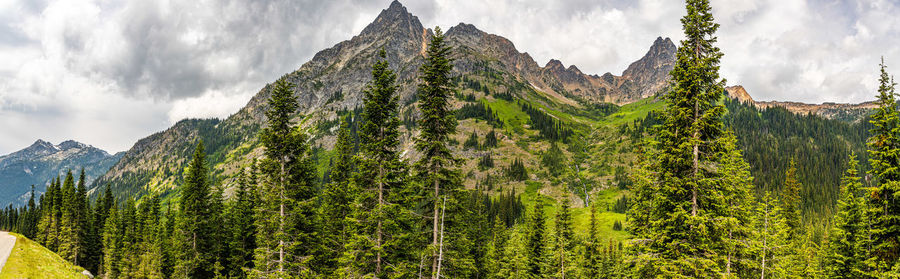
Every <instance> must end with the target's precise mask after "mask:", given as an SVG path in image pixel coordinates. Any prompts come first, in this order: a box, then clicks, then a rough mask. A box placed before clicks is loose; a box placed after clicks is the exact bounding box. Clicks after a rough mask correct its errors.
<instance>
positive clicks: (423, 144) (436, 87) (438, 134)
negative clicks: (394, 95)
mask: <svg viewBox="0 0 900 279" xmlns="http://www.w3.org/2000/svg"><path fill="white" fill-rule="evenodd" d="M450 53H451V48H450V46H448V45H447V44H446V43H445V42H444V34H443V32H441V29H440V28H435V33H434V35H433V36H432V37H431V42H430V44H429V45H428V49H427V50H426V53H425V63H424V64H423V65H422V67H421V68H420V71H421V76H420V79H421V82H420V83H419V86H418V98H419V109H420V110H421V111H422V117H421V119H420V120H419V129H420V131H421V132H420V133H419V137H417V138H416V140H415V147H416V150H418V151H419V152H420V153H422V154H423V155H422V158H421V160H419V162H417V163H416V168H417V170H418V172H419V177H420V179H421V180H422V182H423V184H424V185H429V186H430V188H432V190H433V191H432V192H433V193H432V194H430V195H427V197H428V199H427V200H428V203H429V204H430V205H431V212H430V213H431V215H432V218H431V219H432V220H431V221H432V222H431V236H432V242H431V248H430V249H431V251H432V265H431V274H432V278H436V277H439V275H440V274H439V272H440V265H441V262H440V261H441V258H440V255H439V252H440V251H439V250H440V247H439V246H440V245H441V243H440V238H439V236H440V233H439V231H440V227H441V224H439V222H440V216H439V214H440V211H441V210H440V209H441V208H440V205H441V202H440V201H441V200H444V198H446V197H447V196H449V195H452V194H453V193H454V192H455V191H456V190H457V188H458V186H459V173H458V170H456V169H455V166H456V165H457V163H458V162H457V159H456V158H454V157H453V154H452V153H451V152H450V149H449V148H448V146H447V142H448V140H449V139H450V136H451V135H453V134H455V133H456V116H455V115H454V114H453V112H452V111H451V109H450V100H451V97H452V96H453V93H454V90H455V89H454V83H452V82H451V79H450V72H451V70H452V69H453V65H452V64H451V62H452V60H451V58H450ZM453 204H455V201H451V205H453ZM450 214H451V215H452V214H454V211H453V210H452V209H451V213H450Z"/></svg>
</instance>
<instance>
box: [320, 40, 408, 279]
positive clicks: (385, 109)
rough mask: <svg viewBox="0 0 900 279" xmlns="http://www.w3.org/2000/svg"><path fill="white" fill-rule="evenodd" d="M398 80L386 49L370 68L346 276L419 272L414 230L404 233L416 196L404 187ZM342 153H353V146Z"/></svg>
mask: <svg viewBox="0 0 900 279" xmlns="http://www.w3.org/2000/svg"><path fill="white" fill-rule="evenodd" d="M396 78H397V77H396V75H395V74H394V72H393V71H391V70H390V69H389V65H388V62H387V60H386V57H385V52H384V50H382V51H381V52H379V59H378V61H376V62H375V63H374V64H373V65H372V81H371V82H369V84H367V85H366V88H365V90H364V92H363V93H364V94H365V96H364V100H363V117H362V118H363V119H364V122H363V123H362V127H361V130H360V133H359V137H360V145H361V146H360V156H359V157H358V159H357V162H358V163H359V173H358V175H357V176H356V177H355V179H354V183H355V184H356V185H358V186H356V187H360V189H359V190H360V191H361V193H360V194H359V195H358V196H357V199H356V205H355V206H356V208H355V209H354V210H355V212H354V214H353V219H354V221H355V223H354V224H352V225H353V226H355V231H356V235H355V236H354V237H353V238H354V239H353V241H352V242H351V243H352V246H353V247H351V248H350V251H348V253H347V254H346V255H345V257H344V259H343V263H344V265H345V266H346V270H345V271H343V273H344V275H343V276H345V277H346V276H376V277H386V276H390V277H393V276H408V275H409V274H411V273H412V272H413V271H414V270H416V268H415V264H416V263H417V261H416V259H417V253H415V251H414V249H412V247H411V245H413V244H415V241H414V240H413V239H412V238H411V237H413V235H412V232H410V231H403V230H402V229H401V228H405V227H411V225H412V224H410V222H411V220H410V219H411V216H410V215H409V211H408V207H409V205H410V202H411V201H412V200H414V198H415V197H414V195H413V192H412V191H411V190H410V189H409V188H408V187H407V186H406V184H405V180H406V178H405V177H406V166H405V164H404V162H402V161H400V153H399V151H398V150H397V146H398V145H399V144H400V141H399V136H400V133H399V125H400V119H399V117H398V96H397V85H395V80H396ZM344 152H350V150H349V148H347V149H346V150H344ZM345 159H346V158H345ZM343 163H346V162H343ZM339 172H346V170H342V171H339ZM338 176H341V175H338ZM336 179H340V177H338V178H336ZM344 179H346V178H344Z"/></svg>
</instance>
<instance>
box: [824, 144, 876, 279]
mask: <svg viewBox="0 0 900 279" xmlns="http://www.w3.org/2000/svg"><path fill="white" fill-rule="evenodd" d="M858 164H859V162H858V161H857V160H856V155H855V154H851V155H850V163H849V165H848V167H847V171H846V172H844V176H843V177H841V197H840V199H839V200H838V212H837V214H836V216H835V218H834V226H833V227H832V229H831V233H830V234H829V236H828V237H829V239H828V240H829V244H828V251H827V252H826V254H825V269H826V273H827V275H828V278H864V277H865V275H864V274H863V271H864V270H863V265H862V262H863V261H864V260H865V259H866V257H867V256H868V255H867V254H866V246H865V244H864V243H865V238H866V237H868V232H867V231H866V229H867V223H866V217H865V213H866V212H865V199H864V198H863V196H862V195H861V193H862V190H863V186H862V183H861V182H860V178H859V175H858V174H857V173H858V171H857V168H858Z"/></svg>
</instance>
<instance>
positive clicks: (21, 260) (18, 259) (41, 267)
mask: <svg viewBox="0 0 900 279" xmlns="http://www.w3.org/2000/svg"><path fill="white" fill-rule="evenodd" d="M10 234H12V235H13V236H15V237H16V246H14V247H13V251H12V253H11V254H10V255H9V259H8V260H7V261H6V265H5V266H3V272H2V273H0V279H4V278H87V277H85V276H83V275H81V271H82V270H84V269H83V268H81V267H78V266H75V265H72V264H70V263H68V262H66V261H65V260H63V259H62V258H60V257H59V255H57V254H56V253H53V252H51V251H50V250H48V249H47V248H44V246H41V245H40V244H37V243H36V242H34V241H31V240H30V239H28V238H25V237H24V236H22V235H20V234H15V233H10Z"/></svg>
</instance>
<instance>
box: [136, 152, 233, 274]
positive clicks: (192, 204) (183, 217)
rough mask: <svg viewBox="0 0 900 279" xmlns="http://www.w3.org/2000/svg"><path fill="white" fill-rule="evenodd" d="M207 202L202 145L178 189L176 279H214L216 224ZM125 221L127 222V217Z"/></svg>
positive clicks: (193, 157)
mask: <svg viewBox="0 0 900 279" xmlns="http://www.w3.org/2000/svg"><path fill="white" fill-rule="evenodd" d="M210 198H211V193H210V186H209V173H208V171H207V166H206V153H205V151H204V148H203V142H202V141H201V142H200V143H198V144H197V148H196V149H195V150H194V155H193V156H192V157H191V161H190V164H189V165H188V168H187V170H186V171H185V174H184V186H182V188H181V203H180V206H181V210H180V211H181V214H180V215H179V217H180V218H179V220H178V222H177V225H176V229H175V237H177V238H178V241H177V243H176V245H177V247H178V251H179V254H178V263H177V264H176V266H177V267H176V271H175V273H176V274H177V276H179V277H191V278H212V277H213V270H212V266H213V264H214V263H215V258H216V255H215V254H214V253H215V251H214V246H215V243H214V241H216V239H215V238H214V228H213V226H219V224H216V223H213V222H214V221H215V220H213V218H212V214H213V213H212V212H210V205H211V201H210ZM125 219H126V220H125V221H126V222H128V217H127V215H126V218H125ZM125 243H129V242H127V241H126V242H125Z"/></svg>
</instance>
